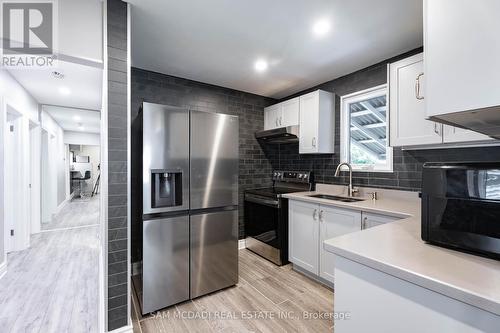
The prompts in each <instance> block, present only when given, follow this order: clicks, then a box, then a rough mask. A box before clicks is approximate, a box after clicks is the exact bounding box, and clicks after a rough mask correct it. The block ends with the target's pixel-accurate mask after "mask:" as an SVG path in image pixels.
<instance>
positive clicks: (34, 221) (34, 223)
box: [28, 121, 41, 234]
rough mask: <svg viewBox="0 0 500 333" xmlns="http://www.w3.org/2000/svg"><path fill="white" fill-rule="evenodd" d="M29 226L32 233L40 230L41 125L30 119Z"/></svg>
mask: <svg viewBox="0 0 500 333" xmlns="http://www.w3.org/2000/svg"><path fill="white" fill-rule="evenodd" d="M29 128H30V130H29V143H30V144H29V167H30V170H29V185H28V188H29V198H28V205H29V206H28V207H29V226H30V234H36V233H39V232H40V210H41V207H40V177H41V169H40V168H41V164H40V157H41V156H40V148H41V144H40V126H39V125H38V124H37V123H34V122H32V121H30V126H29Z"/></svg>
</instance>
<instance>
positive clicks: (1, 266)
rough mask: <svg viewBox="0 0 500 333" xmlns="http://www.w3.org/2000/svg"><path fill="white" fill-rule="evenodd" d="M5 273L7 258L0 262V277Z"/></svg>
mask: <svg viewBox="0 0 500 333" xmlns="http://www.w3.org/2000/svg"><path fill="white" fill-rule="evenodd" d="M5 273H7V259H5V260H4V261H3V263H1V264H0V279H1V278H3V276H4V275H5Z"/></svg>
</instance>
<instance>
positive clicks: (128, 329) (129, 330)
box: [109, 319, 134, 333]
mask: <svg viewBox="0 0 500 333" xmlns="http://www.w3.org/2000/svg"><path fill="white" fill-rule="evenodd" d="M129 322H130V323H132V319H129ZM133 332H134V326H132V324H130V325H127V326H123V327H120V328H117V329H116V330H112V331H109V333H133Z"/></svg>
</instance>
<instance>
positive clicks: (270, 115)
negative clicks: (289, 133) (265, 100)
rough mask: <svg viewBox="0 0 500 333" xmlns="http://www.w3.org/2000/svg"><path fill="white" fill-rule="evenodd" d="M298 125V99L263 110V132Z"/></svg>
mask: <svg viewBox="0 0 500 333" xmlns="http://www.w3.org/2000/svg"><path fill="white" fill-rule="evenodd" d="M298 124H299V98H298V97H296V98H292V99H290V100H288V101H285V102H281V103H278V104H274V105H271V106H268V107H267V108H265V109H264V130H270V129H274V128H279V127H285V126H294V125H298Z"/></svg>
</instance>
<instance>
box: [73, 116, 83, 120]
mask: <svg viewBox="0 0 500 333" xmlns="http://www.w3.org/2000/svg"><path fill="white" fill-rule="evenodd" d="M73 120H74V121H80V120H82V117H80V116H73Z"/></svg>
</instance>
